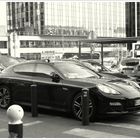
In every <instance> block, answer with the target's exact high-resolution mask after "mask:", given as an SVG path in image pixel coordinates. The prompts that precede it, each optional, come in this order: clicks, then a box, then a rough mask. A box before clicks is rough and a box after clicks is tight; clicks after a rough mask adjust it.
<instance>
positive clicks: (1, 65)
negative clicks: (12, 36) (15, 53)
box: [0, 54, 23, 71]
mask: <svg viewBox="0 0 140 140" xmlns="http://www.w3.org/2000/svg"><path fill="white" fill-rule="evenodd" d="M22 61H23V59H21V58H14V57H11V56H8V55H2V54H0V71H2V70H4V69H5V68H7V67H9V66H11V65H14V64H18V63H20V62H22Z"/></svg>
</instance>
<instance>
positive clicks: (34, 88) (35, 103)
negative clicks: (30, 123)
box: [31, 84, 38, 117]
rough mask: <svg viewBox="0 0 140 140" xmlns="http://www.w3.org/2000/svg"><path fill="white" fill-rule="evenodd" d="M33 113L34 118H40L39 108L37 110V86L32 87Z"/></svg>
mask: <svg viewBox="0 0 140 140" xmlns="http://www.w3.org/2000/svg"><path fill="white" fill-rule="evenodd" d="M31 112H32V117H37V116H38V108H37V85H36V84H32V85H31Z"/></svg>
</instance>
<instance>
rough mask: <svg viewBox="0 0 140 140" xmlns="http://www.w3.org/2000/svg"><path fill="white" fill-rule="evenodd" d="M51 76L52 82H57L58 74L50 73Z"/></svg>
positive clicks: (58, 79)
mask: <svg viewBox="0 0 140 140" xmlns="http://www.w3.org/2000/svg"><path fill="white" fill-rule="evenodd" d="M51 78H52V81H53V82H59V81H60V76H59V75H58V74H56V73H55V72H52V73H51Z"/></svg>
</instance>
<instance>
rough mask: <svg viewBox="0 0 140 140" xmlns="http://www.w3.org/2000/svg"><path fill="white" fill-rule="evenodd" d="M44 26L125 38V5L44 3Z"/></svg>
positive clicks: (110, 3) (113, 3)
mask: <svg viewBox="0 0 140 140" xmlns="http://www.w3.org/2000/svg"><path fill="white" fill-rule="evenodd" d="M45 26H50V27H51V26H57V27H58V26H62V27H63V26H67V27H77V28H81V27H82V28H84V29H86V30H87V31H94V32H95V33H96V34H97V36H103V37H125V3H124V2H63V3H61V2H45Z"/></svg>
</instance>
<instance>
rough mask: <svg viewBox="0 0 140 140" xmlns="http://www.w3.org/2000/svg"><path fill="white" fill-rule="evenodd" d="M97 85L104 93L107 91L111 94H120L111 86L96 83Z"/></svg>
mask: <svg viewBox="0 0 140 140" xmlns="http://www.w3.org/2000/svg"><path fill="white" fill-rule="evenodd" d="M97 87H98V89H99V90H101V91H102V92H104V93H109V94H113V95H118V94H120V93H119V92H118V91H116V90H114V89H113V88H111V87H109V86H106V85H102V84H99V85H97Z"/></svg>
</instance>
